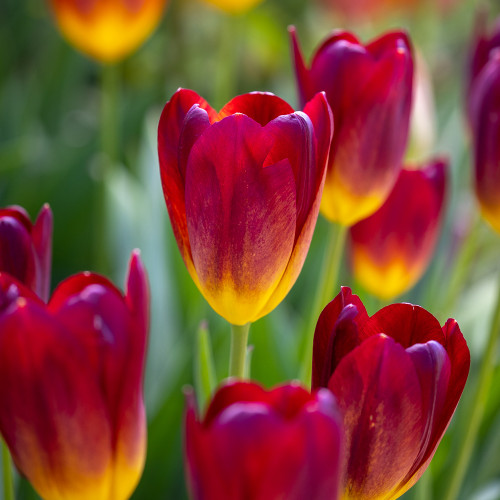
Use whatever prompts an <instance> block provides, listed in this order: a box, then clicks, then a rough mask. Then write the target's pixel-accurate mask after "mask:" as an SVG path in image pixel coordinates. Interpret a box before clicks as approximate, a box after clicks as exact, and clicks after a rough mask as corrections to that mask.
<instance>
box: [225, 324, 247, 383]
mask: <svg viewBox="0 0 500 500" xmlns="http://www.w3.org/2000/svg"><path fill="white" fill-rule="evenodd" d="M249 331H250V323H247V324H246V325H242V326H240V325H231V351H230V353H229V376H230V377H237V378H245V361H246V357H247V343H248V332H249Z"/></svg>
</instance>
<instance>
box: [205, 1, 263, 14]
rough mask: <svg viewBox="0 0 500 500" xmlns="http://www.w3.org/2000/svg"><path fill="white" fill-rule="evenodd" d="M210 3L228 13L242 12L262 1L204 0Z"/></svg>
mask: <svg viewBox="0 0 500 500" xmlns="http://www.w3.org/2000/svg"><path fill="white" fill-rule="evenodd" d="M205 2H206V3H208V4H210V5H215V6H216V7H218V8H219V9H221V10H223V11H224V12H227V13H229V14H242V13H243V12H246V11H248V10H250V9H253V8H254V7H255V6H256V5H258V4H259V3H261V2H262V0H205Z"/></svg>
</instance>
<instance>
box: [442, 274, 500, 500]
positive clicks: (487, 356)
mask: <svg viewBox="0 0 500 500" xmlns="http://www.w3.org/2000/svg"><path fill="white" fill-rule="evenodd" d="M499 278H500V275H499ZM499 334H500V279H499V283H498V291H497V302H496V305H495V310H494V312H493V317H492V321H491V327H490V333H489V337H488V344H487V346H486V350H485V352H484V353H483V356H482V357H481V371H480V372H479V379H478V381H477V387H476V390H475V391H474V393H473V394H474V395H473V401H472V402H471V404H470V405H469V408H470V414H469V418H468V419H467V427H466V430H465V435H464V436H462V438H461V441H460V449H459V452H458V456H457V459H456V461H455V462H454V464H453V468H452V471H451V475H450V479H449V481H448V491H447V493H446V495H445V497H444V498H445V500H455V499H456V498H457V497H458V495H459V492H460V487H461V486H462V483H463V480H464V478H465V474H466V472H467V467H468V465H469V462H470V460H471V458H472V454H473V451H474V444H475V442H476V438H477V435H478V432H479V427H480V425H481V421H482V419H483V415H484V411H485V408H486V405H487V403H488V395H489V392H490V388H491V382H492V379H493V372H494V368H495V353H496V349H497V347H498V338H499Z"/></svg>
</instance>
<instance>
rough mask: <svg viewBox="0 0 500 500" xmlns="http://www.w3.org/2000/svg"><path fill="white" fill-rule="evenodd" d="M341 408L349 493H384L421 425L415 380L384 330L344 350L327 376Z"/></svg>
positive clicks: (413, 447)
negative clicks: (347, 352) (382, 332)
mask: <svg viewBox="0 0 500 500" xmlns="http://www.w3.org/2000/svg"><path fill="white" fill-rule="evenodd" d="M328 387H329V389H330V390H331V391H332V392H333V393H334V394H335V395H336V396H337V401H338V403H339V406H340V409H341V411H342V412H343V414H344V425H345V432H346V445H347V453H346V465H347V483H346V487H345V494H346V495H347V496H349V497H352V498H389V497H390V493H391V492H392V491H393V490H394V488H396V487H397V486H398V485H399V483H400V481H401V480H402V479H403V478H404V477H405V476H406V474H407V473H408V471H409V470H410V469H411V467H412V465H413V464H414V462H415V459H416V457H417V455H418V452H419V450H420V446H421V437H422V433H423V430H424V423H425V422H423V421H422V417H421V412H422V394H421V391H420V383H419V379H418V377H417V374H416V372H415V369H414V367H413V363H412V362H411V359H410V357H409V355H408V354H407V353H406V352H405V350H404V349H403V347H402V346H400V345H399V344H397V343H396V342H394V341H393V340H392V339H391V338H389V337H387V336H385V335H377V336H374V337H371V338H369V339H367V340H365V341H364V342H363V343H362V344H361V345H360V346H359V347H357V348H355V349H354V350H352V351H351V352H350V353H349V354H347V355H346V356H345V357H344V358H343V359H342V360H341V361H340V363H339V365H338V366H337V369H336V370H335V372H334V373H333V375H332V378H331V379H330V383H329V385H328Z"/></svg>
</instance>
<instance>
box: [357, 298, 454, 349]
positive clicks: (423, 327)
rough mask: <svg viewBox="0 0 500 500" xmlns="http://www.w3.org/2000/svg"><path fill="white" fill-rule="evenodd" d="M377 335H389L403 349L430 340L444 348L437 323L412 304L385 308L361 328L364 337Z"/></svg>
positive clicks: (423, 310) (442, 336) (421, 308)
mask: <svg viewBox="0 0 500 500" xmlns="http://www.w3.org/2000/svg"><path fill="white" fill-rule="evenodd" d="M379 333H385V334H386V335H389V336H390V337H392V338H393V339H394V340H395V341H396V342H398V343H399V344H401V345H402V346H403V347H404V348H405V349H406V348H408V347H411V346H412V345H414V344H420V343H424V342H429V341H430V340H435V341H436V342H439V343H440V344H441V345H443V346H445V337H444V335H443V331H442V329H441V325H440V324H439V321H438V320H437V319H436V318H435V317H434V316H433V315H432V314H431V313H430V312H428V311H426V310H425V309H424V308H423V307H420V306H415V305H413V304H391V305H389V306H386V307H384V308H383V309H381V310H380V311H378V312H376V313H375V314H374V315H373V316H371V318H370V319H369V321H367V322H366V323H364V324H363V326H362V334H363V335H364V336H366V337H368V336H371V335H377V334H379Z"/></svg>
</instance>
